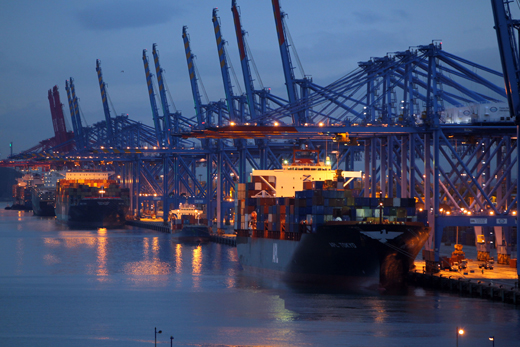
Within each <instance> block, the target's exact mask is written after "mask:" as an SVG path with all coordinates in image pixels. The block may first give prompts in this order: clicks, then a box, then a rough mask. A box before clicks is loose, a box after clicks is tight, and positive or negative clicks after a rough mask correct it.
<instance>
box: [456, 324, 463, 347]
mask: <svg viewBox="0 0 520 347" xmlns="http://www.w3.org/2000/svg"><path fill="white" fill-rule="evenodd" d="M456 335H457V347H459V335H464V329H462V328H459V327H457V333H456Z"/></svg>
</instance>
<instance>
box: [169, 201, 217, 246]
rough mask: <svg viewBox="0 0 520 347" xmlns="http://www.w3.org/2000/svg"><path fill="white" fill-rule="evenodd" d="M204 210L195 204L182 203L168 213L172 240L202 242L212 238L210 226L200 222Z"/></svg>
mask: <svg viewBox="0 0 520 347" xmlns="http://www.w3.org/2000/svg"><path fill="white" fill-rule="evenodd" d="M201 215H202V210H199V209H197V207H196V206H195V205H191V204H182V203H181V204H180V205H179V208H178V209H176V210H171V211H170V213H169V215H168V221H169V224H170V231H171V233H172V240H173V241H175V242H188V243H202V242H208V241H209V240H210V236H211V233H210V228H209V227H208V226H207V225H204V224H200V216H201Z"/></svg>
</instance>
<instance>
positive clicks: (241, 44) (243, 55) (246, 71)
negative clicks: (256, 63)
mask: <svg viewBox="0 0 520 347" xmlns="http://www.w3.org/2000/svg"><path fill="white" fill-rule="evenodd" d="M231 12H232V13H233V22H234V23H235V33H236V37H237V43H238V51H239V53H240V65H241V67H242V75H243V76H244V85H245V87H246V97H247V104H248V105H249V115H250V117H251V119H252V120H254V119H256V116H257V115H256V103H255V95H254V90H255V86H254V84H253V78H252V76H251V68H250V66H249V58H248V56H247V50H246V47H245V41H244V40H245V37H244V36H245V34H246V32H245V31H244V30H242V24H241V22H240V14H239V13H238V8H237V2H236V0H232V2H231Z"/></svg>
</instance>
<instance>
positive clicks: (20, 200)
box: [5, 171, 41, 211]
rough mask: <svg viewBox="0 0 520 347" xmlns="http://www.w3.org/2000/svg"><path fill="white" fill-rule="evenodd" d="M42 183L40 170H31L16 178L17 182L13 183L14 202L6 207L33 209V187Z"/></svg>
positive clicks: (8, 208)
mask: <svg viewBox="0 0 520 347" xmlns="http://www.w3.org/2000/svg"><path fill="white" fill-rule="evenodd" d="M39 183H41V173H40V172H39V171H36V172H29V173H26V174H24V175H23V176H22V177H20V178H17V179H16V184H15V185H13V199H14V201H13V204H12V205H11V206H9V207H6V208H5V209H6V210H22V211H30V210H32V208H33V207H32V198H31V191H32V188H33V187H34V186H35V185H36V184H39Z"/></svg>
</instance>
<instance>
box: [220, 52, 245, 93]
mask: <svg viewBox="0 0 520 347" xmlns="http://www.w3.org/2000/svg"><path fill="white" fill-rule="evenodd" d="M226 43H227V42H226ZM224 50H225V52H226V57H229V53H228V50H227V47H226V45H224ZM228 65H229V70H231V74H232V75H233V79H234V80H235V84H236V86H237V89H238V94H239V95H242V88H240V83H239V82H238V77H237V74H236V73H235V69H234V68H233V63H232V62H231V59H228Z"/></svg>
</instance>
